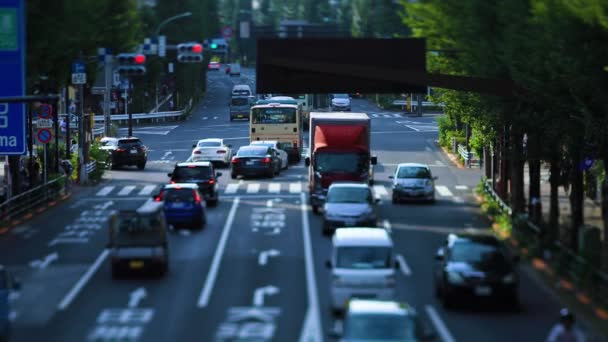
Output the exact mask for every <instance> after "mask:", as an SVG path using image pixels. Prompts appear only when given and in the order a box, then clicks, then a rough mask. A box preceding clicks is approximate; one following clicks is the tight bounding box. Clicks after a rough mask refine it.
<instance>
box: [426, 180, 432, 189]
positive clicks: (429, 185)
mask: <svg viewBox="0 0 608 342" xmlns="http://www.w3.org/2000/svg"><path fill="white" fill-rule="evenodd" d="M424 186H425V187H427V188H430V187H432V186H433V181H432V180H430V179H427V180H426V181H425V182H424Z"/></svg>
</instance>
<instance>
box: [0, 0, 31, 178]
mask: <svg viewBox="0 0 608 342" xmlns="http://www.w3.org/2000/svg"><path fill="white" fill-rule="evenodd" d="M24 6H25V2H24V1H20V0H3V1H2V7H0V75H2V82H0V96H23V95H25V16H24V12H25V8H24ZM25 126H26V125H25V104H23V103H18V102H17V103H0V155H5V156H6V155H23V154H25V151H26V141H25V139H26V132H25ZM9 187H10V185H9Z"/></svg>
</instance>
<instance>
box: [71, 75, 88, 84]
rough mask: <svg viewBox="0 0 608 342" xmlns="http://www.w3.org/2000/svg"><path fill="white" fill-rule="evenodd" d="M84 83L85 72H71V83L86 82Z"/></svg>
mask: <svg viewBox="0 0 608 342" xmlns="http://www.w3.org/2000/svg"><path fill="white" fill-rule="evenodd" d="M86 83H87V74H85V73H77V74H72V84H86Z"/></svg>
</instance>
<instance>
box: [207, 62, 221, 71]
mask: <svg viewBox="0 0 608 342" xmlns="http://www.w3.org/2000/svg"><path fill="white" fill-rule="evenodd" d="M221 67H222V66H221V64H220V63H219V62H209V65H208V67H207V69H208V70H214V71H220V68H221Z"/></svg>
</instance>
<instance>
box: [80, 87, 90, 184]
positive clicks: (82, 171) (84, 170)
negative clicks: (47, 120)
mask: <svg viewBox="0 0 608 342" xmlns="http://www.w3.org/2000/svg"><path fill="white" fill-rule="evenodd" d="M84 127H85V123H84V87H83V86H82V84H79V85H78V171H79V176H80V177H79V183H80V184H86V182H87V176H88V175H87V168H86V166H85V165H84V134H85V130H84Z"/></svg>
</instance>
